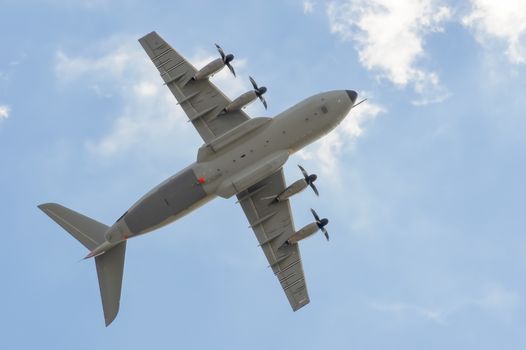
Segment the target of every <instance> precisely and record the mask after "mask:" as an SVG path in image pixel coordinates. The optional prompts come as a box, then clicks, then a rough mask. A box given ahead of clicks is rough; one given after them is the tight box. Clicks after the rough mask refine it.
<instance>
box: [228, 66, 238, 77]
mask: <svg viewBox="0 0 526 350" xmlns="http://www.w3.org/2000/svg"><path fill="white" fill-rule="evenodd" d="M226 66H227V67H228V69H230V71H231V72H232V74H234V76H236V72H234V67H232V66H231V65H230V63H227V64H226Z"/></svg>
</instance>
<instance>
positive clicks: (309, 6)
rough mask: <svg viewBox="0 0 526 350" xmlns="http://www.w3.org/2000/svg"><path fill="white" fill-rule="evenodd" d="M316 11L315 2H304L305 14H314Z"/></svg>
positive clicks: (307, 0)
mask: <svg viewBox="0 0 526 350" xmlns="http://www.w3.org/2000/svg"><path fill="white" fill-rule="evenodd" d="M313 11H314V2H313V1H312V0H304V1H303V13H305V14H307V13H312V12H313Z"/></svg>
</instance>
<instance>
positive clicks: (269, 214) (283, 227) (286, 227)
mask: <svg viewBox="0 0 526 350" xmlns="http://www.w3.org/2000/svg"><path fill="white" fill-rule="evenodd" d="M284 188H285V179H284V177H283V170H279V171H278V172H276V173H274V174H273V175H271V176H269V177H267V178H266V179H264V180H262V181H260V182H259V183H257V184H255V185H253V186H252V187H250V188H248V189H247V190H246V191H243V192H241V193H239V194H238V195H237V197H238V200H239V203H240V204H241V207H242V208H243V211H244V212H245V215H246V216H247V219H248V221H249V223H250V226H251V227H252V229H253V230H254V233H255V235H256V238H257V240H258V242H259V245H260V246H261V248H262V250H263V252H264V254H265V257H266V258H267V260H268V262H269V267H270V268H272V271H273V272H274V274H275V275H276V277H277V278H278V281H279V283H280V284H281V287H282V288H283V291H284V292H285V295H286V296H287V299H288V300H289V303H290V305H291V307H292V309H293V310H294V311H296V310H298V309H300V308H301V307H303V306H305V305H307V304H308V303H309V295H308V291H307V284H306V282H305V276H304V273H303V267H302V264H301V255H300V251H299V246H298V244H291V245H289V244H281V245H278V243H279V239H278V237H281V236H282V235H290V234H291V233H293V232H295V229H294V223H293V220H292V214H291V209H290V203H289V201H288V200H287V201H283V202H275V201H274V196H275V195H276V194H278V193H279V192H281V191H282V190H283V189H284Z"/></svg>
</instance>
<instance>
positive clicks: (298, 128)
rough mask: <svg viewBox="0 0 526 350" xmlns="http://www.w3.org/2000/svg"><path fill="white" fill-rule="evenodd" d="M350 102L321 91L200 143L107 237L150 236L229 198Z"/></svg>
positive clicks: (351, 96)
mask: <svg viewBox="0 0 526 350" xmlns="http://www.w3.org/2000/svg"><path fill="white" fill-rule="evenodd" d="M355 100H356V93H355V92H354V91H350V90H336V91H329V92H324V93H320V94H317V95H314V96H311V97H309V98H307V99H305V100H303V101H301V102H300V103H298V104H296V105H294V106H293V107H291V108H289V109H287V110H285V111H284V112H282V113H280V114H278V115H276V116H275V117H274V118H253V119H251V120H249V121H247V122H246V125H240V127H239V129H236V130H232V132H231V133H227V134H225V135H222V136H220V137H218V139H216V140H213V141H212V142H211V143H210V144H206V145H203V146H202V147H201V148H200V149H199V152H198V159H197V161H196V162H195V163H192V164H191V165H189V166H188V167H186V168H184V169H183V170H181V171H179V172H178V173H177V174H175V175H173V176H171V177H170V178H168V179H167V180H165V181H164V182H162V183H161V184H159V185H158V186H156V187H155V188H153V189H152V190H150V191H149V192H148V193H146V194H145V195H144V196H143V197H142V198H140V199H139V200H138V201H137V202H136V203H135V204H134V205H133V206H132V207H131V208H130V209H129V210H128V211H127V212H126V213H125V214H124V215H123V216H122V217H121V218H119V219H118V220H117V222H115V224H113V226H112V227H111V228H110V229H109V230H108V232H107V233H106V239H107V240H108V242H110V243H111V244H116V243H118V242H120V241H122V240H125V239H127V238H130V237H133V236H137V235H140V234H144V233H147V232H150V231H152V230H155V229H157V228H160V227H162V226H165V225H167V224H169V223H171V222H173V221H174V220H177V219H179V218H181V217H183V216H184V215H186V214H188V213H190V212H192V211H193V210H195V209H197V208H198V207H200V206H201V205H203V204H205V203H207V202H208V201H210V200H212V199H214V198H215V197H217V196H220V197H223V198H229V197H231V196H233V195H234V194H236V193H239V192H241V191H243V190H245V189H247V188H248V187H250V186H252V185H254V184H256V183H257V182H258V181H260V180H262V179H264V178H266V177H267V176H270V175H272V174H273V173H274V172H276V171H277V170H279V169H280V168H281V167H282V166H283V164H284V163H285V162H286V161H287V159H288V157H289V155H290V154H293V153H295V152H296V151H298V150H300V149H302V148H303V147H305V146H306V145H308V144H310V143H312V142H314V141H315V140H317V139H319V138H320V137H322V136H323V135H325V134H327V133H328V132H330V131H331V130H332V129H334V128H335V127H336V126H337V125H338V124H339V123H340V122H341V121H342V120H343V119H344V118H345V116H346V115H347V114H348V112H349V110H350V109H351V108H352V106H353V104H354V102H355ZM218 118H221V115H219V116H218ZM244 124H245V123H244Z"/></svg>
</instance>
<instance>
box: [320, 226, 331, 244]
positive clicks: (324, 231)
mask: <svg viewBox="0 0 526 350" xmlns="http://www.w3.org/2000/svg"><path fill="white" fill-rule="evenodd" d="M321 231H322V232H323V234H324V235H325V238H327V241H329V232H327V230H326V229H325V227H323V228H322V229H321Z"/></svg>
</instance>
